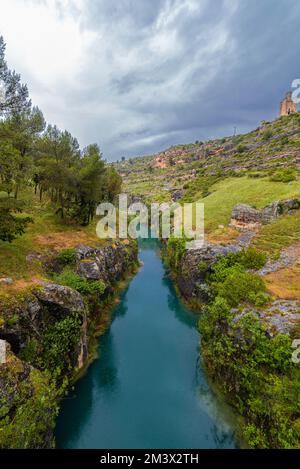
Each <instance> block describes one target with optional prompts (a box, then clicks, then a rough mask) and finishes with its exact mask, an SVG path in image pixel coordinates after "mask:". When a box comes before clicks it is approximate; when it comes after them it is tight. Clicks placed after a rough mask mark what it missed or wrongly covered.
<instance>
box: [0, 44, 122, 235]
mask: <svg viewBox="0 0 300 469" xmlns="http://www.w3.org/2000/svg"><path fill="white" fill-rule="evenodd" d="M0 84H1V85H2V86H1V96H0V239H2V240H4V241H12V240H13V239H14V238H15V237H16V236H17V235H20V234H22V233H23V232H24V229H25V227H26V225H27V224H28V223H29V222H31V221H32V220H31V219H30V218H28V217H22V216H20V215H19V213H20V212H21V211H22V205H21V203H20V202H19V200H18V197H19V193H20V190H22V189H23V188H25V187H32V190H34V191H35V193H38V194H39V198H40V201H42V200H43V197H45V196H46V197H48V198H49V200H50V201H51V203H52V206H53V210H54V211H55V212H56V213H57V214H58V215H59V216H60V217H61V218H62V219H63V220H65V219H71V220H74V221H75V222H77V223H79V224H81V225H87V224H89V223H90V221H91V220H92V219H93V216H94V214H95V210H96V207H97V205H98V204H99V203H100V202H101V201H109V202H111V201H113V200H114V198H115V196H116V195H117V194H118V193H119V191H120V187H121V178H120V176H119V175H118V174H117V172H116V171H115V169H114V168H112V167H110V166H109V165H107V164H106V162H105V161H104V160H103V157H102V153H101V151H100V148H99V146H98V145H97V144H95V143H94V144H91V145H88V146H87V147H86V148H84V149H83V150H81V149H80V147H79V144H78V141H77V139H76V138H75V137H73V136H72V135H71V134H70V132H68V131H66V130H64V131H62V130H60V129H59V128H58V127H57V126H56V125H50V124H48V125H47V124H46V122H45V119H44V116H43V113H42V111H41V110H40V109H39V108H38V107H33V106H32V104H31V101H30V99H29V94H28V89H27V86H26V85H24V84H22V83H21V77H20V75H18V74H17V73H16V72H15V71H11V70H9V68H8V66H7V63H6V61H5V43H4V40H3V38H2V37H0Z"/></svg>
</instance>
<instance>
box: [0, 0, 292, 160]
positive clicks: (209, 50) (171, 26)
mask: <svg viewBox="0 0 300 469" xmlns="http://www.w3.org/2000/svg"><path fill="white" fill-rule="evenodd" d="M14 2H15V3H16V4H18V5H20V2H21V3H22V2H23V3H24V0H9V2H8V0H4V2H3V3H6V4H7V5H8V4H9V5H10V8H11V5H12V3H14ZM28 3H30V4H36V5H41V4H42V5H44V7H45V11H46V10H47V8H48V9H50V4H53V2H50V0H43V1H42V2H41V1H38V0H29V1H28V2H27V3H26V4H28ZM24 4H25V3H24ZM55 5H56V8H55V12H56V13H57V18H58V19H57V27H56V28H55V30H53V31H52V37H54V38H55V37H56V35H57V31H60V39H59V44H58V45H57V52H56V54H57V56H59V55H60V44H61V43H63V42H64V41H65V40H66V41H67V40H68V41H69V42H68V44H69V43H70V44H69V45H68V44H67V45H66V47H65V49H66V50H67V51H69V52H70V54H68V53H67V54H63V53H62V54H61V57H60V61H56V60H54V61H53V62H52V64H53V65H52V67H53V70H52V69H49V70H50V71H51V72H52V73H54V71H55V73H56V74H57V78H56V76H54V77H52V79H51V80H50V79H49V80H47V74H46V73H44V75H43V77H42V76H40V75H39V73H40V71H41V70H42V71H43V70H44V67H42V66H40V67H37V69H38V71H39V72H37V73H36V74H33V72H32V71H30V72H27V70H25V72H26V73H27V75H26V74H25V77H26V80H27V81H28V83H29V87H30V88H31V89H32V91H33V93H34V97H35V100H36V101H38V102H37V104H40V105H41V107H42V108H43V110H44V112H45V114H46V117H47V116H50V118H51V119H50V120H52V121H54V122H57V123H58V124H59V125H60V126H63V127H66V128H69V129H70V131H71V132H73V133H74V134H75V135H77V136H78V137H79V140H80V142H81V143H82V144H83V145H85V144H87V143H89V142H90V141H98V142H99V143H100V145H101V147H102V148H103V151H104V154H105V156H106V157H107V158H109V159H116V158H120V157H121V156H123V155H126V156H133V155H137V154H149V153H152V152H155V151H158V150H160V149H163V148H164V147H165V146H167V145H170V144H175V143H182V142H190V141H194V140H196V139H197V140H203V139H207V138H212V137H217V136H224V135H228V134H231V133H232V132H233V128H234V126H237V128H238V130H239V131H240V132H243V131H246V130H249V129H251V128H254V127H256V126H257V125H258V124H259V122H260V121H261V120H262V119H271V118H273V117H275V116H276V114H277V112H278V106H279V101H280V100H281V98H282V96H283V94H284V93H285V91H287V90H288V89H289V87H290V85H291V82H292V81H293V79H295V78H299V77H300V66H299V61H298V47H299V43H300V28H299V23H300V2H299V0H284V1H283V0H260V1H254V0H213V1H211V0H151V1H150V0H57V1H56V3H55ZM49 11H52V14H53V9H52V10H49ZM31 17H32V14H31ZM40 17H41V16H40V15H39V18H40ZM5 21H6V22H7V18H5ZM45 21H46V20H45ZM5 24H6V23H5ZM0 27H2V26H1V19H0ZM12 27H13V26H12ZM49 27H50V26H49ZM45 28H47V24H46V22H45ZM51 28H53V26H51ZM59 28H61V30H60V29H59ZM64 28H65V31H66V32H65V34H64V33H63V31H64ZM26 31H27V30H26ZM31 31H32V30H31ZM26 34H27V32H26V33H25V37H24V41H23V42H24V43H25V44H26V40H27V38H26ZM32 34H33V33H32ZM71 35H74V40H75V41H76V44H74V46H73V49H71V48H70V47H72V44H73V43H72V38H71ZM43 36H44V35H42V36H40V40H41V41H43ZM51 47H52V44H50V43H49V45H48V44H47V43H45V46H44V47H43V51H44V57H46V58H47V56H48V55H49V51H51ZM68 47H69V49H68ZM76 47H77V48H78V49H80V50H79V52H78V57H77V55H76V53H75V52H74V51H76ZM72 54H73V55H74V57H73V55H72ZM69 55H70V56H71V58H72V60H71V59H70V64H69V65H66V66H65V68H66V70H65V71H64V72H62V69H63V68H64V65H65V64H64V60H65V57H66V62H67V64H68V56H69ZM23 56H26V54H22V53H21V52H20V58H19V59H18V60H19V62H20V64H19V63H16V64H14V65H15V68H16V69H18V70H19V69H20V67H21V72H22V65H23V62H22V60H24V59H23V58H22V57H23ZM27 58H28V55H27ZM35 62H36V59H35ZM19 65H20V67H19ZM55 67H56V68H55ZM23 68H24V67H23ZM22 73H23V72H22ZM48 81H49V83H48ZM43 88H45V89H49V90H50V91H51V93H52V95H51V94H50V91H49V92H48V93H47V96H48V98H47V99H46V98H45V95H43V94H42V91H41V90H42V89H43Z"/></svg>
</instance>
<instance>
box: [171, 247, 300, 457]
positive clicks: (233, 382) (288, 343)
mask: <svg viewBox="0 0 300 469" xmlns="http://www.w3.org/2000/svg"><path fill="white" fill-rule="evenodd" d="M164 258H165V260H166V261H167V262H168V265H169V266H170V268H171V270H172V273H173V277H174V279H175V281H176V283H177V285H178V289H179V291H180V292H181V294H182V295H183V296H184V298H185V300H186V301H187V302H189V301H190V302H191V304H192V305H193V307H194V308H196V309H198V311H200V312H201V315H200V320H199V330H200V332H201V348H202V358H203V361H204V364H205V367H206V370H207V372H208V374H209V376H210V379H211V380H212V381H213V383H214V385H216V386H217V388H218V390H219V391H220V392H221V393H222V395H223V396H224V397H225V398H226V400H227V401H228V402H229V403H230V404H231V405H233V406H234V407H235V409H236V410H237V412H238V414H239V415H240V417H239V419H238V423H239V432H240V434H241V437H242V438H243V439H244V440H245V441H246V444H247V445H248V446H249V447H252V448H298V447H299V444H300V440H299V422H300V420H299V417H300V408H299V368H298V367H297V364H295V363H293V361H292V353H293V348H292V341H293V338H297V329H296V328H295V326H296V325H297V323H295V322H294V317H295V319H296V316H297V314H296V313H295V311H294V309H295V307H293V305H290V310H289V311H290V312H289V316H288V315H287V312H285V314H284V313H283V312H282V313H280V312H279V313H276V309H274V307H273V305H274V304H275V303H276V302H275V303H273V302H272V301H274V300H273V299H272V298H271V297H270V296H269V295H267V292H266V287H265V283H264V281H263V279H262V278H261V276H259V275H257V274H256V273H255V271H259V269H261V268H262V267H263V265H264V264H265V262H266V256H265V255H264V254H263V253H262V252H259V251H257V250H255V249H254V248H245V247H243V246H238V245H234V244H232V245H227V246H222V245H210V246H209V245H205V246H204V247H202V248H199V249H196V250H192V251H185V249H184V246H183V241H182V240H174V239H171V240H170V241H169V242H168V244H167V245H166V246H165V250H164ZM276 305H277V306H276V308H277V309H278V308H280V307H282V308H283V307H285V306H284V305H283V304H281V306H280V305H279V303H278V302H277V303H276ZM272 308H273V309H272ZM268 311H270V312H269V314H268ZM292 313H294V315H293V314H292ZM276 314H277V317H278V321H277V322H275V318H276ZM279 318H281V320H280V321H279ZM287 319H289V320H288V321H287Z"/></svg>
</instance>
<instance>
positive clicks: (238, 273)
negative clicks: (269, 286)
mask: <svg viewBox="0 0 300 469" xmlns="http://www.w3.org/2000/svg"><path fill="white" fill-rule="evenodd" d="M214 287H215V289H216V291H217V293H218V295H219V296H221V297H223V298H224V299H225V300H226V301H227V303H228V304H229V306H232V307H235V306H238V305H239V303H240V302H241V301H247V300H248V301H253V298H255V299H256V296H254V295H257V294H258V293H261V292H263V291H264V290H265V285H264V282H263V280H262V279H261V278H260V277H259V276H258V275H254V274H252V273H250V272H246V271H244V272H243V270H242V269H241V268H240V267H239V266H238V267H231V268H230V269H229V273H228V275H227V276H226V278H225V280H224V282H222V283H218V284H216V285H215V286H214Z"/></svg>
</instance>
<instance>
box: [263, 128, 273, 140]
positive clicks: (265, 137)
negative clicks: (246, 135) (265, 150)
mask: <svg viewBox="0 0 300 469" xmlns="http://www.w3.org/2000/svg"><path fill="white" fill-rule="evenodd" d="M271 137H273V132H272V130H270V129H268V130H265V132H264V133H263V135H262V140H265V141H266V140H269V139H270V138H271Z"/></svg>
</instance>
